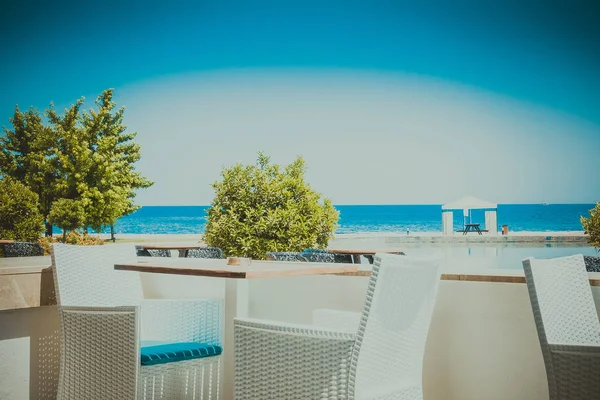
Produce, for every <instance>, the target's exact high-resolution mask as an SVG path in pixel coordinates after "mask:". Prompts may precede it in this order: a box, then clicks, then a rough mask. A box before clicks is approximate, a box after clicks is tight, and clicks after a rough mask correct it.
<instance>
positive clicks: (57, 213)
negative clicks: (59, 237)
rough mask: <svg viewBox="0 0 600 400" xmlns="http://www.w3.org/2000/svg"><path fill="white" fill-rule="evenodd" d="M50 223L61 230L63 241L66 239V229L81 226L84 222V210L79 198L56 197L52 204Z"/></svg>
mask: <svg viewBox="0 0 600 400" xmlns="http://www.w3.org/2000/svg"><path fill="white" fill-rule="evenodd" d="M48 219H49V220H50V223H51V224H53V225H56V226H58V227H59V228H61V229H62V231H63V242H65V241H66V240H67V231H72V230H75V229H78V228H81V227H82V226H83V225H84V224H85V211H84V209H83V205H82V204H81V201H79V200H71V199H58V200H56V201H55V202H54V204H52V209H51V210H50V215H49V216H48Z"/></svg>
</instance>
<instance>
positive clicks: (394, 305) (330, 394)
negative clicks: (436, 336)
mask: <svg viewBox="0 0 600 400" xmlns="http://www.w3.org/2000/svg"><path fill="white" fill-rule="evenodd" d="M376 260H377V262H376V263H375V264H374V268H373V273H372V275H371V279H370V282H369V287H368V293H367V298H366V301H365V307H364V311H363V313H362V314H356V313H349V312H341V313H339V314H338V315H336V312H335V311H333V310H319V311H315V313H314V325H310V326H301V325H292V324H284V323H276V322H270V321H257V320H249V319H236V321H235V357H236V369H235V393H236V399H244V400H245V399H367V398H368V399H400V400H409V399H410V400H412V399H419V400H422V388H421V386H422V378H421V376H422V364H423V355H424V351H425V341H426V339H427V332H428V329H429V323H430V321H431V315H432V312H433V305H434V303H435V298H436V294H437V288H438V284H439V275H440V270H439V262H438V260H435V259H427V260H423V259H421V260H418V259H415V258H412V257H401V256H395V255H378V257H376Z"/></svg>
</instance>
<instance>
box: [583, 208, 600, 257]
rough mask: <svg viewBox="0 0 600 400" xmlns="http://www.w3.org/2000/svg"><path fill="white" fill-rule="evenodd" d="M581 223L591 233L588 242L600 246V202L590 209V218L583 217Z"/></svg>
mask: <svg viewBox="0 0 600 400" xmlns="http://www.w3.org/2000/svg"><path fill="white" fill-rule="evenodd" d="M581 225H582V226H583V229H585V231H586V233H587V234H588V235H589V238H588V242H589V243H590V244H591V245H592V246H594V247H595V248H596V249H598V248H600V203H596V207H594V208H592V209H591V210H590V216H589V217H588V218H586V217H583V216H582V217H581Z"/></svg>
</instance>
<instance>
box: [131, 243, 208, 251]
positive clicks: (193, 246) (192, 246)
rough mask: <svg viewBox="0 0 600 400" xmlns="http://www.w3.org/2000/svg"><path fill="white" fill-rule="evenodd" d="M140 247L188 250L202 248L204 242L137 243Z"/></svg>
mask: <svg viewBox="0 0 600 400" xmlns="http://www.w3.org/2000/svg"><path fill="white" fill-rule="evenodd" d="M138 246H139V247H140V248H142V249H150V250H189V249H202V248H204V247H206V245H204V244H200V243H197V244H193V243H192V244H190V243H188V244H177V243H172V244H140V245H138Z"/></svg>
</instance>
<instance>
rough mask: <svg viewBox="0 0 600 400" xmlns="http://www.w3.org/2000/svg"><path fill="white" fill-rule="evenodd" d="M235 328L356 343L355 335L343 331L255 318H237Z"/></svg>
mask: <svg viewBox="0 0 600 400" xmlns="http://www.w3.org/2000/svg"><path fill="white" fill-rule="evenodd" d="M234 328H248V329H260V330H262V331H265V332H269V333H272V334H282V335H294V336H304V337H308V338H315V339H334V340H351V341H354V339H355V333H354V332H346V331H344V330H341V329H332V328H328V327H322V326H317V325H303V324H289V323H285V322H279V321H269V320H265V319H254V318H235V319H234Z"/></svg>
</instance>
